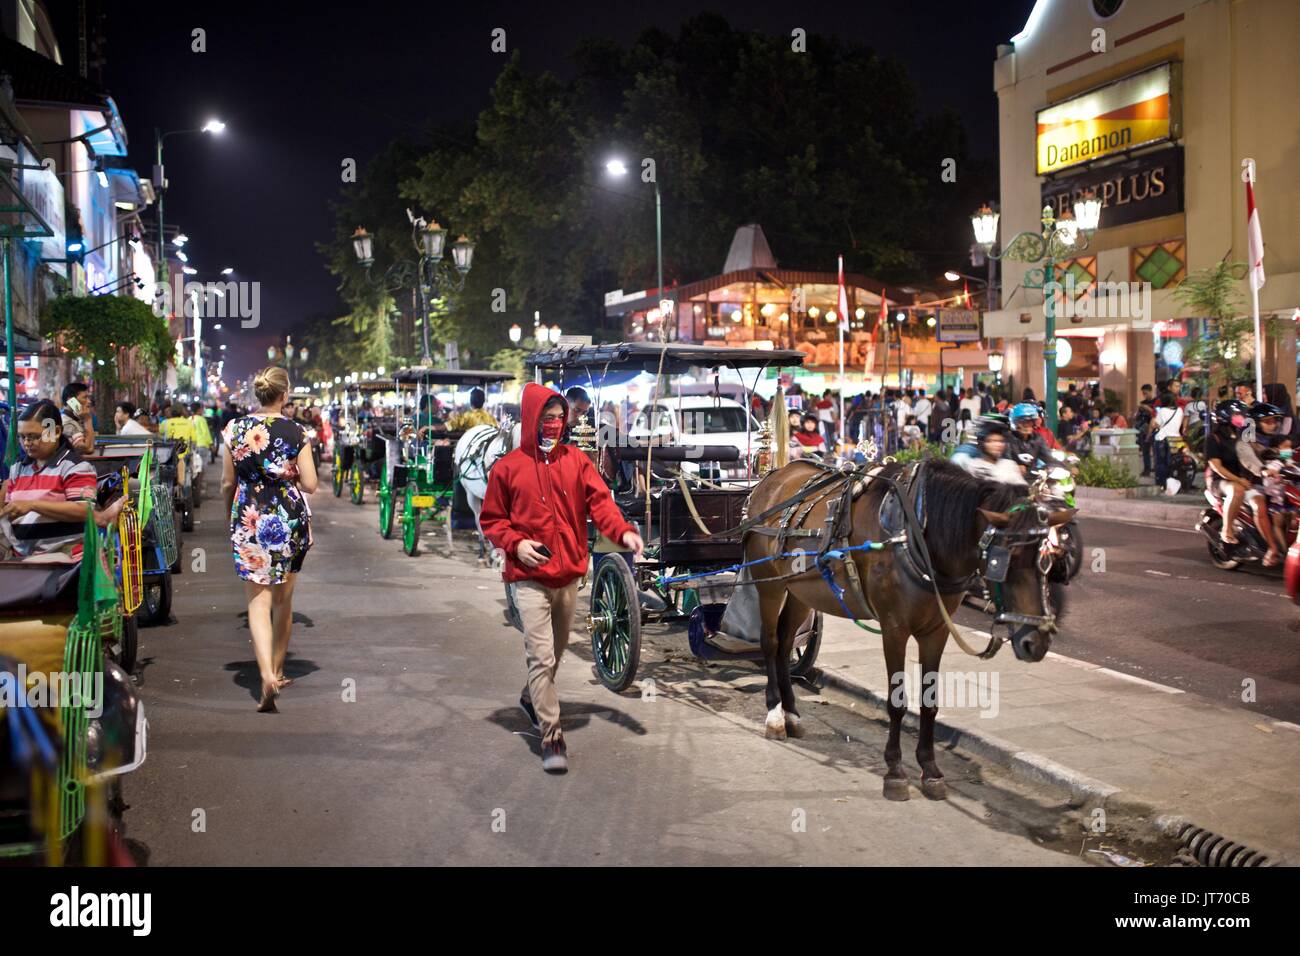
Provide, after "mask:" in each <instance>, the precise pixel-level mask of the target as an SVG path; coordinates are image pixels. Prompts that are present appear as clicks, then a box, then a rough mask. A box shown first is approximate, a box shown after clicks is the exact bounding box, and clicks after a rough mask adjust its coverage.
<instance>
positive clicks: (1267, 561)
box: [1263, 551, 1282, 568]
mask: <svg viewBox="0 0 1300 956" xmlns="http://www.w3.org/2000/svg"><path fill="white" fill-rule="evenodd" d="M1281 563H1282V555H1281V553H1280V552H1276V551H1270V552H1269V553H1268V554H1266V555H1264V561H1263V564H1264V567H1266V568H1275V567H1277V566H1278V565H1279V564H1281Z"/></svg>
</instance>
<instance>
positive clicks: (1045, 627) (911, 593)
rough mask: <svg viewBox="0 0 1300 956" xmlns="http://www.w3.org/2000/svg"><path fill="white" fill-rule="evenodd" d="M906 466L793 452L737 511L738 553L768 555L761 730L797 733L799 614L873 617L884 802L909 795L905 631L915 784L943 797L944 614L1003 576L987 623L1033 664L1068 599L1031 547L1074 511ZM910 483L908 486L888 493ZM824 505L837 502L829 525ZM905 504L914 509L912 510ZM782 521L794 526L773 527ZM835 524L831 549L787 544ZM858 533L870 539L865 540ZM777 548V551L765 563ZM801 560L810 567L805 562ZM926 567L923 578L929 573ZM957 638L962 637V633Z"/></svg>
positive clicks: (762, 577)
mask: <svg viewBox="0 0 1300 956" xmlns="http://www.w3.org/2000/svg"><path fill="white" fill-rule="evenodd" d="M907 467H908V466H905V465H900V464H897V463H893V462H890V463H887V464H885V465H877V466H872V467H871V468H870V470H868V469H867V468H865V467H863V468H859V469H858V470H855V471H852V472H838V471H837V470H836V469H833V468H828V467H826V466H819V465H817V464H814V463H811V462H807V461H795V462H791V463H790V464H788V465H786V466H785V467H783V468H780V469H777V470H775V471H772V472H770V473H769V474H767V475H766V476H764V477H763V479H762V480H761V481H760V482H759V483H758V484H757V485H756V486H755V488H754V490H753V492H752V494H751V496H750V499H749V504H748V509H747V514H750V515H754V516H755V520H754V521H753V524H752V526H751V527H750V528H748V529H747V530H746V532H745V535H744V553H745V560H746V561H755V560H758V561H762V562H764V563H759V564H756V565H754V566H753V568H752V575H753V578H754V580H755V585H754V586H755V587H756V588H757V590H758V598H759V607H760V611H761V614H762V632H761V647H762V651H763V659H764V662H765V666H766V671H767V707H768V715H767V719H766V721H765V724H764V736H766V737H769V738H773V739H778V740H784V739H786V737H787V736H790V737H802V736H803V735H804V730H803V728H802V726H801V725H800V723H799V712H798V708H797V705H796V701H795V696H794V690H793V688H792V687H791V684H790V653H791V647H792V644H793V642H794V638H795V634H796V632H797V630H798V627H799V625H800V623H801V622H803V621H804V620H806V619H807V617H808V615H809V614H810V613H811V612H812V611H814V610H817V611H821V612H822V613H823V614H830V615H833V616H836V617H849V618H854V619H859V620H866V619H870V618H875V619H876V620H877V621H878V622H879V626H880V631H881V635H882V640H883V643H884V652H885V669H886V673H887V675H888V677H889V686H890V695H889V703H888V711H889V738H888V741H887V743H886V745H885V763H886V764H887V766H888V772H887V774H886V776H885V781H884V795H885V797H886V798H887V799H890V800H906V799H908V797H909V795H910V791H909V786H908V779H907V774H906V772H905V771H904V769H903V767H902V749H901V746H900V744H899V731H900V729H901V727H902V724H903V716H904V714H906V713H907V696H906V692H905V685H904V684H903V678H904V663H905V660H906V651H907V640H908V637H909V636H913V635H914V636H915V637H916V641H917V644H918V646H919V648H920V659H921V668H922V688H925V689H927V691H926V692H925V693H923V694H922V701H921V708H920V711H921V720H920V732H919V734H918V740H917V746H916V759H917V763H918V764H919V765H920V767H921V775H922V778H921V792H922V793H923V794H924V795H925V796H926V797H929V798H931V799H936V800H939V799H944V798H945V797H946V796H947V785H946V783H945V782H944V778H943V774H942V773H941V772H940V770H939V767H938V765H937V764H936V763H935V758H934V721H935V716H936V714H937V713H938V710H939V708H938V702H937V700H936V699H935V696H936V695H935V691H936V690H937V688H938V687H939V686H940V684H939V683H938V680H939V673H938V671H939V661H940V658H941V657H942V656H943V649H944V646H945V644H946V643H947V640H948V635H949V633H950V630H952V629H955V626H950V625H951V622H950V619H949V618H948V615H951V614H952V613H953V612H954V611H955V610H956V609H957V607H958V605H960V603H961V600H962V597H963V595H964V594H965V591H966V589H967V587H969V586H970V585H971V584H972V583H973V582H974V580H975V579H976V576H977V575H979V574H983V575H984V576H985V578H986V579H987V580H991V581H999V580H1000V581H1001V584H1000V586H998V587H997V590H998V591H1000V600H999V614H998V616H997V618H996V619H995V622H994V627H995V628H996V627H997V626H999V625H1005V626H1007V627H1008V628H1009V630H1010V641H1011V644H1012V647H1013V649H1014V651H1015V654H1016V657H1017V658H1019V659H1020V660H1024V661H1040V660H1042V659H1043V657H1044V656H1045V655H1046V654H1047V651H1048V649H1049V648H1050V646H1051V641H1052V635H1053V634H1054V633H1055V632H1056V622H1057V613H1056V612H1057V611H1063V610H1064V604H1063V594H1062V593H1061V591H1060V585H1057V584H1053V583H1051V582H1049V581H1048V580H1047V578H1046V572H1047V570H1048V566H1049V565H1050V559H1049V558H1047V557H1040V554H1041V553H1042V549H1041V544H1042V540H1043V538H1044V537H1045V536H1046V534H1047V530H1048V528H1050V527H1059V526H1060V525H1063V524H1065V523H1066V522H1068V521H1069V520H1070V519H1071V518H1072V517H1073V516H1074V513H1075V511H1074V509H1064V510H1061V511H1057V512H1047V511H1045V510H1043V509H1040V508H1039V507H1038V506H1037V505H1035V504H1033V503H1030V502H1028V501H1027V500H1026V493H1027V490H1026V489H1025V488H1023V487H1019V486H1014V485H1007V484H1004V483H999V482H993V481H987V480H985V479H982V478H977V477H975V476H973V475H970V474H968V473H967V472H965V471H964V470H962V469H961V468H960V467H958V466H956V465H953V464H952V463H950V462H948V461H945V460H942V459H925V460H923V461H921V462H919V463H918V464H917V465H914V466H912V469H913V470H912V471H911V472H910V473H908V472H907ZM909 479H910V481H909V488H910V490H909V491H907V492H905V493H904V492H899V491H896V490H895V488H901V487H902V485H901V483H900V482H903V481H908V480H909ZM891 480H892V482H895V483H900V484H891ZM846 483H848V484H846ZM801 492H807V494H805V495H803V497H804V499H805V500H803V501H802V502H801V503H799V504H796V505H792V506H789V507H776V506H780V505H783V504H785V503H787V502H788V500H789V499H790V498H792V497H796V496H799V495H800V493H801ZM891 497H892V499H893V500H892V501H887V499H888V498H891ZM909 498H911V499H912V500H908V499H909ZM882 506H884V507H883V508H882ZM828 511H833V512H835V515H834V520H833V522H832V523H831V524H828V523H827V518H828ZM908 511H911V513H912V515H913V516H914V517H911V518H909V517H908V515H907V514H906V513H905V512H908ZM767 512H774V513H773V514H770V515H768V514H767ZM846 512H847V514H846ZM917 512H920V514H919V515H918V514H917ZM760 519H761V520H760ZM782 523H784V524H785V525H787V530H788V531H790V532H794V534H793V535H782V534H781V532H780V525H781V524H782ZM883 524H887V525H889V526H888V527H883V526H882V525H883ZM821 529H825V530H821ZM832 530H834V534H833V535H832V542H831V543H830V545H829V547H830V548H831V549H835V550H836V554H834V555H828V556H824V557H816V556H815V555H802V554H797V553H796V554H793V555H791V554H790V553H791V552H803V551H811V552H817V551H819V550H821V549H822V547H823V545H824V544H825V539H824V536H825V535H826V534H828V533H831V532H832ZM819 534H820V537H818V535H819ZM921 538H923V539H924V540H923V542H922V541H921V540H919V539H921ZM868 541H870V542H873V544H871V545H864V542H868ZM809 542H812V543H809ZM881 544H883V547H877V546H878V545H881ZM854 547H859V548H860V549H859V550H852V549H853V548H854ZM846 548H847V549H850V550H845V549H846ZM782 554H785V555H787V556H786V557H777V558H776V560H765V559H771V558H773V557H774V556H779V555H782ZM927 555H928V557H927ZM810 559H812V560H810ZM850 562H852V565H853V567H849V566H848V565H849V563H850ZM809 564H815V565H816V566H815V567H811V568H809ZM927 567H929V569H930V574H931V577H930V579H927V578H926V577H925V574H926V571H925V569H926V568H927ZM854 572H856V574H855V573H854ZM931 581H933V583H931ZM840 589H843V590H840ZM936 590H938V591H939V592H940V593H939V594H936ZM940 594H941V595H942V596H941V597H940ZM837 595H838V596H837ZM864 598H865V601H864ZM940 600H942V608H943V611H942V612H941V610H940ZM1054 608H1055V609H1056V610H1055V611H1054V610H1053V609H1054ZM954 636H955V639H956V640H958V642H959V643H962V644H963V646H965V643H964V640H963V638H962V636H961V635H960V634H959V633H958V634H955V635H954ZM994 640H995V642H996V643H994V642H991V643H990V646H989V648H987V649H986V650H985V654H983V655H981V656H991V653H992V652H994V651H995V650H996V648H997V646H998V645H999V644H1000V643H1001V639H1000V638H995V639H994Z"/></svg>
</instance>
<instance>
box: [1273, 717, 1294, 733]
mask: <svg viewBox="0 0 1300 956" xmlns="http://www.w3.org/2000/svg"><path fill="white" fill-rule="evenodd" d="M1273 726H1274V727H1285V728H1286V729H1287V730H1294V731H1297V732H1300V724H1293V723H1291V721H1289V720H1275V721H1273Z"/></svg>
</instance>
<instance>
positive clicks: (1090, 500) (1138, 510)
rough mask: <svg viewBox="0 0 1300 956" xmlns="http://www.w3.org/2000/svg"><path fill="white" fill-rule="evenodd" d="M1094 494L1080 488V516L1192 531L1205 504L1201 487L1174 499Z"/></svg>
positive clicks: (1078, 492) (1076, 500)
mask: <svg viewBox="0 0 1300 956" xmlns="http://www.w3.org/2000/svg"><path fill="white" fill-rule="evenodd" d="M1095 493H1096V492H1095V489H1090V488H1079V489H1078V491H1077V493H1076V496H1075V502H1076V503H1077V505H1078V507H1079V515H1080V516H1081V517H1084V518H1110V519H1114V520H1117V521H1132V522H1134V523H1136V524H1145V525H1152V526H1154V527H1159V528H1177V529H1180V530H1183V531H1192V530H1194V529H1195V527H1196V521H1197V519H1198V518H1200V516H1201V509H1203V508H1204V507H1205V506H1206V502H1205V495H1204V494H1203V493H1202V492H1201V491H1200V490H1199V489H1198V490H1197V491H1196V492H1195V493H1194V494H1179V495H1175V496H1174V497H1172V498H1170V497H1167V496H1165V495H1156V496H1154V497H1150V498H1107V497H1093V494H1095Z"/></svg>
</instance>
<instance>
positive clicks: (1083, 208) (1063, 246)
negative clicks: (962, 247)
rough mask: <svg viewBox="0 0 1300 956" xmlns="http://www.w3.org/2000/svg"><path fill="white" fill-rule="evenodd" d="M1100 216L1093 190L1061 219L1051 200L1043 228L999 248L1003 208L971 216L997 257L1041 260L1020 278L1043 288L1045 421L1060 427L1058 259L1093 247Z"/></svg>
mask: <svg viewBox="0 0 1300 956" xmlns="http://www.w3.org/2000/svg"><path fill="white" fill-rule="evenodd" d="M1100 216H1101V200H1099V199H1098V198H1097V197H1096V196H1095V195H1092V194H1089V195H1086V196H1084V197H1083V198H1081V199H1080V200H1079V201H1078V202H1076V203H1075V204H1074V215H1073V216H1070V215H1069V214H1068V213H1067V214H1066V215H1065V216H1062V217H1061V218H1060V219H1057V218H1056V217H1055V216H1054V215H1053V214H1052V207H1051V206H1044V207H1043V215H1042V220H1041V222H1042V230H1041V231H1040V232H1033V231H1029V230H1026V231H1025V232H1021V233H1018V234H1017V235H1016V236H1015V238H1013V239H1012V240H1011V241H1010V242H1009V243H1007V244H1006V246H1004V247H1003V248H1002V250H1001V252H998V253H995V252H994V251H993V245H994V243H995V242H996V241H997V229H998V214H997V213H996V212H993V210H992V209H990V208H989V207H988V206H983V207H981V208H980V209H979V210H977V211H976V212H975V214H974V215H972V216H971V227H972V228H973V229H974V231H975V241H976V242H978V243H979V244H980V245H981V246H983V247H984V252H985V254H986V255H988V256H989V257H990V258H993V259H1011V260H1014V261H1016V262H1031V263H1032V262H1041V263H1042V265H1041V266H1037V267H1035V268H1032V269H1030V270H1029V271H1028V272H1026V273H1025V277H1024V279H1023V280H1022V281H1021V285H1023V286H1024V287H1025V288H1026V289H1042V290H1043V316H1044V320H1045V324H1044V328H1043V364H1044V366H1045V367H1044V370H1043V371H1044V379H1045V388H1044V391H1046V393H1047V394H1046V396H1045V401H1044V405H1045V411H1044V418H1045V419H1046V425H1047V427H1048V429H1050V430H1051V431H1052V432H1053V433H1055V432H1056V295H1055V293H1056V291H1057V290H1058V289H1060V288H1061V285H1060V283H1058V282H1057V281H1056V273H1055V270H1056V263H1057V262H1058V261H1059V260H1061V259H1069V258H1073V257H1074V256H1076V255H1078V253H1079V252H1081V251H1083V250H1084V249H1087V248H1088V242H1089V240H1090V239H1091V237H1092V233H1093V232H1094V231H1095V230H1096V228H1097V222H1098V220H1099V219H1100Z"/></svg>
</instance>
